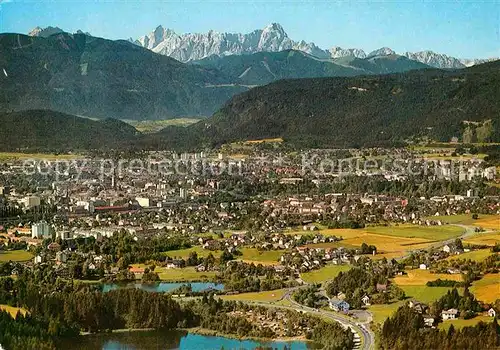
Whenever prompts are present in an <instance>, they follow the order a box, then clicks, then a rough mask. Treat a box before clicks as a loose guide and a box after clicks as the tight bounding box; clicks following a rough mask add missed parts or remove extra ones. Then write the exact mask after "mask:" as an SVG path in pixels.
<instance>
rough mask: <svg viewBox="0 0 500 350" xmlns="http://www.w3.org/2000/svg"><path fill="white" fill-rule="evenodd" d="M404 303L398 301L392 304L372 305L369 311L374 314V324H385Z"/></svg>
mask: <svg viewBox="0 0 500 350" xmlns="http://www.w3.org/2000/svg"><path fill="white" fill-rule="evenodd" d="M404 303H405V301H398V302H396V303H392V304H378V305H370V306H369V307H368V311H370V312H371V313H372V315H373V322H374V323H378V324H383V323H384V321H385V320H386V319H387V318H389V317H390V316H392V315H393V314H394V313H395V312H396V310H397V309H398V308H399V307H400V306H403V305H404Z"/></svg>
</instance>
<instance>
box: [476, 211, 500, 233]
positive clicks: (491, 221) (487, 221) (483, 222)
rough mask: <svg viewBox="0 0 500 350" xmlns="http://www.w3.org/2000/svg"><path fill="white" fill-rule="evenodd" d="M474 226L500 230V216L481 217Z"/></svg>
mask: <svg viewBox="0 0 500 350" xmlns="http://www.w3.org/2000/svg"><path fill="white" fill-rule="evenodd" d="M473 225H474V226H480V227H482V228H484V229H490V230H500V215H494V216H488V217H485V218H481V216H479V219H477V220H475V221H474V223H473Z"/></svg>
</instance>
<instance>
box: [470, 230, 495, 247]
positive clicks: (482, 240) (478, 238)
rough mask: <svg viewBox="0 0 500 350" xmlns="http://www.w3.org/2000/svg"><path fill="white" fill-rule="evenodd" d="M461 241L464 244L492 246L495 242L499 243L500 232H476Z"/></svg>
mask: <svg viewBox="0 0 500 350" xmlns="http://www.w3.org/2000/svg"><path fill="white" fill-rule="evenodd" d="M463 242H464V243H466V244H477V245H487V246H494V245H495V244H500V232H495V233H486V234H485V233H478V234H477V235H474V236H470V237H467V238H466V239H464V241H463Z"/></svg>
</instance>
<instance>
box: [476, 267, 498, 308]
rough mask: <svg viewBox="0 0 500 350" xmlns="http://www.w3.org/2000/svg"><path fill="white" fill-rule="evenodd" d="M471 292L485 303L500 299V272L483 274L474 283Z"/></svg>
mask: <svg viewBox="0 0 500 350" xmlns="http://www.w3.org/2000/svg"><path fill="white" fill-rule="evenodd" d="M471 292H472V293H473V294H474V295H475V297H476V299H478V300H480V301H483V302H485V303H492V302H494V301H495V300H497V299H500V274H489V275H485V276H483V278H481V279H480V280H479V281H475V282H474V283H472V288H471Z"/></svg>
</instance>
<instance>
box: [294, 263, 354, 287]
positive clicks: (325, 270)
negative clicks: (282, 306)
mask: <svg viewBox="0 0 500 350" xmlns="http://www.w3.org/2000/svg"><path fill="white" fill-rule="evenodd" d="M350 268H351V266H349V265H333V264H332V265H326V266H324V267H322V268H321V269H318V270H312V271H310V272H305V273H301V274H300V277H301V278H302V279H303V280H304V281H305V282H307V283H322V282H326V281H328V280H331V279H333V278H335V277H337V275H338V274H339V273H340V272H341V271H347V270H349V269H350Z"/></svg>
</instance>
